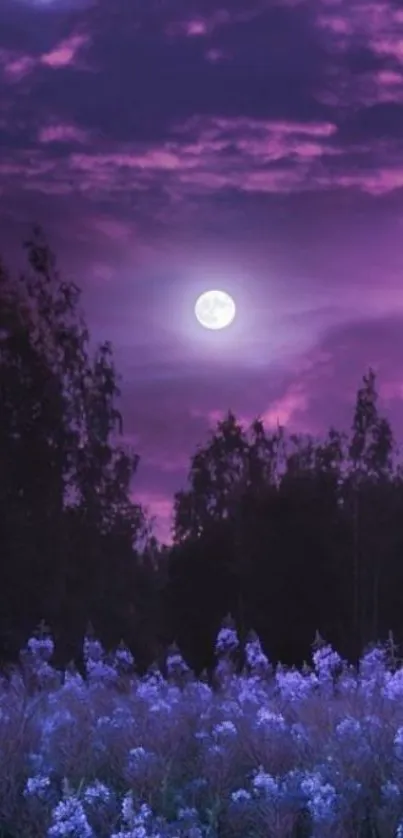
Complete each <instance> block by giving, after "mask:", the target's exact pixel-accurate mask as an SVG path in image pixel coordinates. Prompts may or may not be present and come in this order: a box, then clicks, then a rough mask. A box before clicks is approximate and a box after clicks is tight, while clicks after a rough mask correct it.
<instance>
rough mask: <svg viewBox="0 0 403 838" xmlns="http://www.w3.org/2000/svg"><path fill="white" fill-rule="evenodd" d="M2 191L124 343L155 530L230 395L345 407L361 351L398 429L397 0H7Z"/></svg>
mask: <svg viewBox="0 0 403 838" xmlns="http://www.w3.org/2000/svg"><path fill="white" fill-rule="evenodd" d="M0 199H1V200H0V246H1V248H2V250H3V252H5V254H6V255H7V256H9V258H12V255H13V253H15V252H16V248H17V245H18V244H19V242H20V241H21V240H22V239H23V238H25V236H26V234H27V232H28V230H29V225H31V224H32V223H33V222H39V223H41V224H42V225H43V226H44V227H45V232H46V233H47V236H48V238H49V240H50V242H51V244H52V247H53V248H54V249H55V250H56V252H57V255H58V257H59V263H60V266H61V268H62V270H63V273H64V274H65V275H66V276H67V277H68V278H72V279H75V280H76V281H77V282H78V284H79V285H80V286H81V287H82V288H83V289H84V298H83V302H84V306H85V310H86V314H87V319H88V322H89V325H90V328H91V330H92V334H93V336H94V338H96V339H97V340H102V339H110V340H112V342H113V343H114V346H115V352H116V360H117V365H118V368H119V370H120V372H121V373H122V375H123V377H124V381H123V392H124V399H123V414H124V420H125V432H126V434H127V436H128V437H129V438H130V439H132V440H133V442H134V443H135V447H136V450H137V451H138V453H139V454H140V456H141V464H140V468H139V472H138V477H137V480H136V483H135V486H134V491H135V496H136V498H139V499H141V500H142V501H143V502H145V503H146V504H147V505H148V506H149V508H150V511H151V512H152V513H154V514H156V515H157V516H158V528H157V532H158V534H159V535H160V536H162V537H163V538H166V536H167V532H168V525H169V515H170V509H171V502H172V496H173V492H174V491H175V490H176V489H178V488H180V487H181V486H182V485H183V482H184V478H185V477H186V473H187V469H188V466H189V460H190V456H191V455H192V453H193V452H194V450H195V446H196V445H197V443H199V442H203V441H204V440H205V439H206V434H207V432H208V428H209V426H211V424H212V423H214V422H215V420H216V419H217V418H219V416H220V415H221V414H222V412H224V411H226V410H227V409H228V408H231V409H233V410H234V411H235V412H236V413H237V414H238V415H239V417H240V418H242V419H244V420H245V421H249V420H252V419H253V418H254V416H255V415H257V414H260V415H262V416H264V417H265V419H266V421H267V424H268V426H270V424H271V423H274V425H275V424H276V421H277V417H278V418H279V420H280V422H282V423H285V424H286V425H287V426H288V427H289V428H290V429H292V430H296V431H303V432H305V431H311V432H312V433H314V434H316V433H318V434H321V433H324V432H325V431H326V430H327V428H328V427H329V425H330V424H331V423H335V424H336V426H338V427H341V428H343V427H346V426H348V424H349V423H350V419H351V412H352V405H353V401H354V397H355V393H356V390H357V387H358V386H359V384H360V379H361V376H362V374H363V373H364V372H366V370H367V368H368V366H369V365H370V364H372V365H373V366H374V367H375V369H376V370H377V371H378V374H379V377H378V383H379V390H380V393H381V396H382V405H383V408H384V410H385V412H386V413H387V415H389V416H390V417H391V419H392V422H393V426H394V429H395V431H396V435H397V436H398V437H399V438H400V437H401V436H403V435H402V434H400V433H399V430H400V427H401V425H402V420H403V407H402V406H403V370H402V360H403V335H402V327H403V271H402V263H403V6H402V4H401V0H365V1H364V0H363V2H360V0H277V2H275V1H274V0H222V2H221V3H220V2H219V1H218V0H96V1H95V2H94V3H90V2H84V0H83V2H81V0H24V2H22V0H1V2H0ZM211 286H213V287H214V286H215V287H221V288H223V289H224V290H227V291H229V292H230V293H231V294H232V295H233V296H234V298H235V300H236V303H237V308H238V317H237V319H236V321H235V322H234V324H233V325H232V326H231V327H230V328H229V329H228V330H227V331H225V332H222V333H209V332H207V331H203V330H202V329H201V327H200V326H198V324H197V323H196V321H195V319H194V316H193V306H194V302H195V299H196V297H197V295H198V294H199V293H200V292H201V291H203V290H205V289H206V288H208V287H211Z"/></svg>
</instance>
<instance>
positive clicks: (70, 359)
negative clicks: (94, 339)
mask: <svg viewBox="0 0 403 838" xmlns="http://www.w3.org/2000/svg"><path fill="white" fill-rule="evenodd" d="M25 247H26V252H27V256H28V263H29V271H28V272H25V273H23V274H22V275H21V276H20V277H19V278H18V281H15V280H14V279H13V278H11V276H10V274H9V273H8V271H7V269H6V268H5V266H4V265H2V266H1V269H0V397H1V414H0V534H1V538H2V541H1V563H0V605H1V615H2V616H1V617H0V630H1V632H2V637H3V644H4V642H5V637H6V635H7V633H10V631H11V632H14V634H15V635H16V634H18V635H19V636H18V639H16V643H19V642H20V638H21V634H24V632H26V631H27V630H28V631H29V630H31V629H32V626H33V625H34V624H35V622H38V621H39V619H41V618H44V619H45V620H46V621H47V622H48V623H50V624H53V625H54V624H55V623H56V624H57V625H58V626H59V628H60V631H62V630H63V626H62V623H63V620H64V621H65V624H66V622H69V621H70V622H73V621H75V622H76V623H78V622H80V623H81V627H83V626H85V623H86V621H87V620H88V619H91V617H92V616H93V613H92V612H94V611H95V612H97V611H100V612H102V614H103V617H104V618H105V611H106V612H107V611H108V608H107V602H108V600H109V602H110V597H111V592H112V591H113V583H114V580H116V579H117V578H119V579H120V582H119V585H118V588H119V594H118V593H117V594H116V595H117V596H118V595H119V596H120V595H123V592H122V589H125V591H126V593H125V596H124V597H123V601H122V602H121V607H122V609H123V611H125V605H124V603H125V602H126V603H127V608H126V610H127V609H129V605H130V598H132V597H133V593H132V589H130V587H131V585H132V582H133V575H134V566H135V548H136V547H137V546H138V545H139V543H140V542H144V540H146V539H147V533H148V524H147V521H146V519H145V516H144V514H143V512H142V509H141V507H139V506H138V505H137V504H134V503H133V502H132V500H131V497H130V491H131V482H132V479H133V476H134V475H135V473H136V469H137V465H138V456H137V455H136V454H134V453H133V452H132V451H130V450H129V449H127V448H126V447H124V446H123V445H122V444H121V442H120V439H119V438H121V434H122V431H123V428H122V419H121V416H120V414H119V411H118V410H117V407H116V401H117V398H118V397H119V394H120V393H119V388H118V383H117V374H116V371H115V367H114V364H113V353H112V348H111V346H110V344H109V343H107V342H106V343H104V344H102V345H101V346H100V347H98V348H97V350H96V352H95V355H94V357H93V358H91V357H90V353H89V332H88V328H87V326H86V323H85V319H84V317H83V315H82V313H81V311H80V309H79V303H80V291H79V289H78V287H77V286H76V285H75V284H74V283H71V282H65V281H63V280H62V279H61V278H60V275H59V272H58V270H57V267H56V260H55V257H54V255H53V253H52V252H51V250H50V249H49V247H48V246H47V244H46V242H45V239H44V236H43V234H42V232H41V230H40V229H38V228H36V229H35V230H34V233H33V237H32V238H31V239H30V240H29V241H28V242H27V243H26V246H25ZM111 551H114V552H111ZM112 556H113V558H112ZM123 580H125V581H123ZM125 583H126V584H125ZM127 583H129V587H128V585H127ZM115 588H116V585H115ZM112 610H113V609H112ZM87 611H90V612H91V613H87ZM115 611H117V606H116V608H115ZM72 613H74V614H75V616H74V617H72ZM17 629H18V632H17ZM14 645H15V644H14Z"/></svg>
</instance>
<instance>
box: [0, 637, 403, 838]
mask: <svg viewBox="0 0 403 838" xmlns="http://www.w3.org/2000/svg"><path fill="white" fill-rule="evenodd" d="M53 652H54V643H53V640H52V638H51V636H50V635H48V634H46V633H44V632H42V633H40V634H38V635H37V636H33V637H32V638H31V639H30V640H29V641H28V644H27V646H26V648H25V649H24V650H23V651H22V652H21V655H20V663H19V665H18V666H17V667H13V668H12V669H11V670H10V671H9V672H7V673H6V672H5V673H4V674H3V675H2V679H1V684H0V749H1V770H0V818H1V821H0V822H1V829H2V836H4V838H6V836H7V838H44V836H48V838H70V837H71V838H215V836H222V837H223V838H227V836H228V838H229V837H230V836H231V837H233V838H310V837H311V836H312V838H327V836H329V837H330V836H332V838H350V836H351V838H353V836H354V838H361V836H362V838H402V836H403V669H402V668H401V666H400V662H399V661H397V660H396V657H395V654H394V648H393V644H392V643H389V644H386V645H384V646H381V645H378V646H375V647H373V648H370V649H368V650H367V651H366V653H365V654H363V656H362V658H361V660H360V662H359V665H358V666H357V667H354V666H352V665H350V664H348V663H347V662H346V661H343V660H342V659H341V658H340V656H339V655H338V654H337V652H335V651H333V649H332V648H331V647H330V646H328V645H326V644H325V643H324V642H322V643H318V644H317V646H316V647H315V648H314V650H313V653H312V661H311V665H310V666H308V665H306V666H304V667H303V669H302V670H297V669H286V668H284V667H282V666H281V665H277V666H276V667H273V666H272V665H271V663H270V661H269V660H268V658H267V656H266V655H265V653H264V651H263V649H262V647H261V644H260V642H259V639H258V638H257V636H256V635H254V634H252V635H250V636H249V639H248V640H247V641H246V643H245V644H244V647H243V648H241V646H240V643H239V640H238V637H237V634H236V630H235V629H234V628H232V627H229V626H228V624H227V625H225V624H224V625H223V626H222V628H221V630H220V632H219V634H218V636H217V640H216V645H215V653H216V657H217V665H216V668H215V671H214V673H213V676H212V678H211V679H210V682H209V679H207V678H205V679H203V678H201V679H196V678H195V677H194V675H193V674H192V672H191V671H190V670H189V668H188V666H187V665H186V663H185V661H184V660H183V658H182V656H181V655H180V653H179V651H178V650H177V649H176V648H171V649H170V651H169V652H168V655H167V657H166V661H165V665H164V666H163V667H161V669H162V670H163V671H160V670H159V669H158V668H157V667H156V666H154V667H152V668H151V669H150V670H149V671H148V672H147V673H146V675H143V676H142V677H140V676H138V675H137V674H136V667H135V661H134V660H133V656H132V655H131V653H130V651H129V649H127V648H126V647H125V646H124V645H123V643H122V644H120V646H119V647H118V648H117V649H116V650H115V651H114V652H110V653H106V652H105V651H104V650H103V648H102V646H101V644H100V643H99V641H98V640H97V639H96V638H94V637H92V636H91V637H86V638H85V640H84V646H83V661H84V665H83V669H82V673H80V672H79V671H78V669H77V668H76V667H75V666H74V665H73V664H72V665H70V666H69V667H68V668H67V669H66V670H65V671H64V672H60V671H57V670H56V669H55V668H54V667H52V665H51V661H52V655H53Z"/></svg>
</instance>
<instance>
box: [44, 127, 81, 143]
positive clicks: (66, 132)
mask: <svg viewBox="0 0 403 838" xmlns="http://www.w3.org/2000/svg"><path fill="white" fill-rule="evenodd" d="M38 140H39V142H40V143H44V144H46V143H54V142H62V143H63V142H67V143H68V142H72V141H73V142H79V143H87V142H88V141H89V136H88V134H87V133H86V132H85V131H83V130H82V129H81V128H77V127H76V126H75V125H65V124H58V125H57V124H53V125H52V124H51V125H47V126H44V127H43V128H41V129H40V131H39V134H38Z"/></svg>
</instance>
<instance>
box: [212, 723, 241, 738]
mask: <svg viewBox="0 0 403 838" xmlns="http://www.w3.org/2000/svg"><path fill="white" fill-rule="evenodd" d="M236 732H237V729H236V727H235V725H234V723H233V722H231V721H229V720H225V721H223V722H219V723H218V724H216V725H215V727H214V728H213V733H214V735H215V736H220V734H224V735H226V736H235V735H236Z"/></svg>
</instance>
